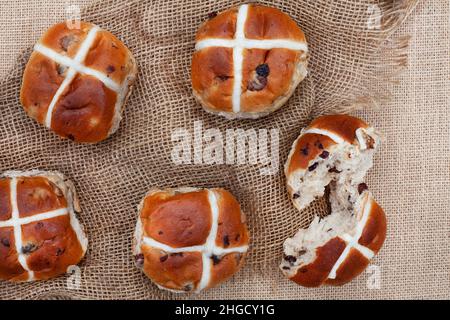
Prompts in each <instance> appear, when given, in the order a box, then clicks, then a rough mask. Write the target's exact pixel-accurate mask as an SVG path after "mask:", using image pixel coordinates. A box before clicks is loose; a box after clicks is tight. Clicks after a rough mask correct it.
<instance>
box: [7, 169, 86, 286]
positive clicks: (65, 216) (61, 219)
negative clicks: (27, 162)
mask: <svg viewBox="0 0 450 320" xmlns="http://www.w3.org/2000/svg"><path fill="white" fill-rule="evenodd" d="M75 211H77V212H80V211H81V210H80V209H79V204H78V199H77V197H76V193H75V188H74V186H73V184H72V183H71V182H70V181H68V180H67V179H66V178H65V177H64V176H63V175H62V174H60V173H58V172H45V171H37V170H35V171H29V172H19V171H9V172H5V173H4V174H2V175H0V279H2V280H10V281H33V280H44V279H49V278H53V277H56V276H58V275H60V274H63V273H65V272H66V271H67V268H68V267H69V266H72V265H76V264H77V263H78V262H79V261H80V260H81V259H82V258H83V256H84V254H85V253H86V249H87V238H86V236H85V234H84V232H83V227H82V226H81V225H80V223H79V222H78V219H77V217H76V215H75Z"/></svg>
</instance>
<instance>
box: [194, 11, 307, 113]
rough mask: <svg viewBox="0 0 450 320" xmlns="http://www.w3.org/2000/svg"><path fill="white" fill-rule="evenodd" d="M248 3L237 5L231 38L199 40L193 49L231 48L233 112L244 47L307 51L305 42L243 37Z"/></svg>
mask: <svg viewBox="0 0 450 320" xmlns="http://www.w3.org/2000/svg"><path fill="white" fill-rule="evenodd" d="M247 13H248V5H247V4H244V5H242V6H240V7H239V11H238V15H237V21H236V33H235V35H234V39H233V40H229V39H220V38H210V39H205V40H200V41H199V42H197V43H196V45H195V50H197V51H199V50H202V49H204V48H209V47H226V48H233V74H234V83H233V95H232V105H233V112H235V113H237V112H240V110H241V93H242V88H241V85H242V65H243V60H244V57H243V51H244V49H265V50H270V49H275V48H282V49H290V50H295V51H304V52H307V51H308V45H307V44H306V43H305V42H300V41H294V40H288V39H268V40H255V39H247V38H246V37H245V32H244V27H245V21H246V20H247Z"/></svg>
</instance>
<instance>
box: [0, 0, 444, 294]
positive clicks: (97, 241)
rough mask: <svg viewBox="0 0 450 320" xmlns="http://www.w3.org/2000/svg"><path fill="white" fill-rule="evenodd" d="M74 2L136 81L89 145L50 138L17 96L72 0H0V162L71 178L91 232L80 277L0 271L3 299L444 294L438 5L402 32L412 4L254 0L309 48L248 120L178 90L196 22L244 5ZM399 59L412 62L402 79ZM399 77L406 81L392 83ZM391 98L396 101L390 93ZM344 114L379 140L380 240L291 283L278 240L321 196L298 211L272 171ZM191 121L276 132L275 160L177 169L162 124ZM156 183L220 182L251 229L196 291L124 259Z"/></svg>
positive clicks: (315, 209)
mask: <svg viewBox="0 0 450 320" xmlns="http://www.w3.org/2000/svg"><path fill="white" fill-rule="evenodd" d="M73 3H78V4H81V5H83V7H82V8H83V9H82V19H83V20H86V21H89V22H93V23H96V24H98V25H100V26H101V27H103V28H105V29H108V30H110V31H111V32H113V33H114V34H116V35H117V36H118V37H119V38H120V39H122V40H123V41H124V42H125V43H126V44H127V45H128V46H129V47H130V49H131V50H132V51H133V53H134V55H135V57H136V59H137V61H138V65H139V68H140V72H139V78H138V82H137V85H136V87H135V90H134V92H133V94H132V96H131V98H130V100H129V102H128V104H127V108H126V110H125V114H124V119H123V121H122V123H121V126H120V130H119V131H118V132H117V133H116V134H115V135H114V136H113V137H111V138H110V139H108V140H107V141H105V142H103V143H100V144H97V145H76V144H74V143H72V142H70V141H62V140H60V139H59V138H58V137H56V136H55V135H54V134H52V133H51V132H49V131H47V130H46V129H44V128H42V127H40V126H39V125H37V124H36V123H34V122H33V121H32V120H31V119H29V118H28V117H27V116H26V115H25V113H24V111H23V110H22V109H21V107H20V103H19V99H18V95H19V89H20V83H21V75H22V73H23V69H24V65H25V63H26V61H27V59H28V57H29V54H30V52H31V47H32V44H33V42H34V41H36V40H37V38H38V37H39V35H40V34H41V33H42V32H43V31H44V30H45V29H46V28H47V27H48V26H49V25H50V24H51V23H54V22H56V21H57V20H63V19H64V18H65V15H66V12H65V6H67V5H68V4H70V3H68V2H66V3H64V2H62V3H59V4H55V3H52V2H51V1H48V0H43V1H31V2H28V1H27V2H25V1H24V2H18V1H3V2H2V3H1V6H2V7H1V12H0V13H1V19H2V20H1V21H2V23H5V26H4V27H5V28H7V29H8V30H10V31H9V32H8V34H7V36H6V38H7V39H6V40H7V41H6V43H7V44H8V46H5V47H3V46H2V49H0V51H1V57H2V59H1V60H2V61H1V63H0V67H2V68H4V69H2V70H5V72H4V75H3V78H2V79H1V82H0V108H1V111H2V114H1V117H0V146H1V152H0V171H5V170H9V169H21V170H25V169H31V168H40V169H46V170H59V171H61V172H63V173H65V174H66V175H68V176H69V177H70V178H71V179H72V180H74V181H75V183H76V187H77V189H78V191H79V193H80V196H81V204H82V207H83V212H82V214H81V215H80V220H81V221H82V222H83V224H84V225H85V226H86V230H87V234H88V237H89V241H90V242H89V251H88V253H87V256H86V258H85V259H84V260H83V262H82V263H81V264H80V268H81V274H80V277H81V283H80V285H79V286H78V287H74V286H73V285H72V286H71V285H68V280H69V283H72V282H71V281H70V279H73V278H70V279H69V276H62V277H60V278H58V279H54V280H51V281H46V282H39V283H24V284H9V283H4V282H2V283H0V294H1V297H2V298H4V299H13V298H15V299H17V298H39V299H45V298H51V297H58V298H74V299H95V298H97V299H141V298H147V299H180V298H186V297H187V298H191V299H205V298H212V299H214V298H221V299H227V298H258V299H270V298H279V299H292V298H294V299H295V298H297V299H303V298H312V299H318V298H450V295H449V290H450V289H449V288H450V285H449V284H450V279H449V278H450V266H449V264H450V256H449V245H448V240H449V226H450V219H449V215H448V212H449V209H450V208H449V203H450V190H449V187H448V181H449V170H448V165H449V155H450V150H449V143H448V137H449V128H448V123H449V120H450V119H449V112H448V110H447V109H446V107H448V92H449V90H448V89H449V84H448V79H449V77H448V76H449V69H448V68H449V66H448V63H447V64H445V63H444V61H445V59H448V53H449V51H448V49H449V48H448V18H447V20H446V19H445V17H444V16H443V15H445V14H447V17H448V14H449V9H448V2H446V1H442V2H439V1H436V2H434V3H432V4H430V3H428V4H423V3H422V4H421V5H420V6H419V10H422V11H424V10H426V13H425V14H420V12H419V13H417V12H415V13H414V14H413V16H412V17H413V20H414V21H411V18H410V19H408V24H409V29H404V28H406V27H405V26H404V25H401V23H402V22H403V21H404V20H405V19H406V18H407V16H408V15H409V14H410V13H411V11H412V10H413V8H414V7H415V6H416V4H417V3H416V2H415V1H407V0H405V1H394V2H392V1H375V2H374V1H369V0H367V1H354V0H352V1H348V0H339V1H327V0H317V1H312V0H311V1H309V0H300V1H299V0H295V1H294V0H292V1H262V2H260V3H262V4H267V5H272V6H276V7H278V8H280V9H281V10H283V11H284V12H286V13H288V14H290V16H291V17H293V18H294V19H295V20H296V21H297V22H298V23H299V25H300V26H301V27H302V29H303V30H304V32H305V34H306V36H307V39H308V42H309V45H310V50H311V52H310V55H311V59H310V65H309V71H310V74H309V76H308V78H307V79H306V80H305V81H303V82H302V83H301V85H300V86H299V88H298V89H297V91H296V93H295V95H294V96H293V97H292V98H291V99H290V100H289V102H288V104H287V105H286V106H284V107H283V108H282V109H280V110H279V111H277V112H275V113H274V114H272V115H270V116H268V117H265V118H263V119H260V120H253V121H227V120H224V119H222V118H219V117H215V116H212V115H209V114H207V113H206V112H204V111H203V110H202V109H201V107H200V106H199V105H198V104H197V103H196V102H195V100H194V98H193V96H192V93H191V85H190V61H191V55H192V52H193V47H194V35H195V32H196V29H197V28H198V26H199V25H200V23H201V22H202V21H204V20H205V19H206V18H207V16H208V14H209V13H211V12H216V11H221V10H224V9H226V8H229V7H231V6H234V5H238V4H240V3H241V2H239V1H224V0H219V1H199V0H192V1H187V0H185V1H99V2H93V1H88V0H84V1H74V2H73ZM374 5H376V6H374ZM8 17H9V18H8ZM16 17H18V18H19V20H18V21H16V20H15V19H16ZM41 17H42V18H41ZM416 20H417V21H416ZM412 23H414V26H415V25H422V24H423V25H427V26H428V27H427V28H424V29H422V31H421V32H419V31H417V30H416V29H414V30H413V31H414V32H413V34H412V36H413V39H412V40H413V42H412V43H413V45H412V47H408V37H406V36H407V35H408V34H409V33H411V25H412ZM446 23H447V25H446ZM399 26H401V27H400V29H399ZM2 27H3V26H2ZM414 28H415V27H414ZM396 30H397V31H396ZM445 32H447V33H445ZM11 39H14V40H11ZM16 39H20V40H19V41H16ZM436 42H437V44H436ZM419 46H420V50H417V47H419ZM413 50H414V51H413ZM11 52H13V53H15V54H11ZM408 54H409V56H410V58H412V59H413V60H412V63H414V64H416V65H417V69H415V70H416V71H414V72H410V71H408V73H403V74H399V71H400V70H401V69H402V68H404V67H405V66H406V64H407V57H408ZM17 56H18V57H19V58H17ZM445 57H446V58H445ZM11 60H14V61H13V63H11ZM447 62H448V60H447ZM9 66H12V68H10V67H9ZM6 70H7V71H6ZM410 78H414V84H415V85H414V86H413V87H405V86H395V85H394V83H393V81H394V80H395V81H398V82H399V83H402V82H405V81H408V80H410ZM445 86H447V87H446V88H447V90H445V89H444V87H445ZM391 91H392V92H391ZM445 92H447V96H446V95H445ZM391 93H392V94H393V97H394V98H395V99H394V100H388V98H389V96H391ZM445 99H447V100H445ZM392 101H395V103H394V102H392ZM417 103H420V105H417ZM419 106H421V107H419ZM361 108H364V110H363V111H355V109H361ZM351 111H354V114H356V115H358V116H361V117H362V118H364V119H366V120H368V121H369V122H370V123H371V124H372V125H374V126H375V127H377V128H379V129H380V130H381V131H382V132H383V134H384V136H385V140H386V141H385V144H384V145H383V146H382V148H381V150H380V153H378V154H377V156H376V159H375V166H374V168H373V169H372V171H371V172H370V175H369V177H368V183H369V186H370V187H371V190H372V191H373V193H374V195H375V197H376V198H377V199H378V200H379V202H380V204H381V205H382V206H383V207H384V209H385V211H386V214H387V216H388V221H389V231H388V238H387V241H386V244H385V247H384V248H383V249H382V251H381V252H380V254H379V255H378V256H377V257H376V259H374V261H373V265H372V266H371V267H370V269H369V270H370V273H365V274H363V275H361V276H360V277H359V278H358V279H356V280H355V281H353V282H352V283H350V284H347V285H346V286H344V287H341V288H332V287H326V288H320V289H305V288H301V287H298V286H296V285H295V284H292V283H290V282H289V281H287V280H286V279H284V278H283V276H282V275H281V274H280V272H279V271H278V270H277V266H278V263H279V259H280V257H281V251H282V242H283V240H284V239H285V238H286V237H288V236H292V235H293V234H294V233H295V231H296V230H297V229H298V228H300V227H305V226H307V225H308V223H309V221H310V220H311V218H312V216H313V215H314V214H324V213H325V209H324V208H325V207H326V206H325V205H324V201H318V202H317V203H315V204H314V205H313V206H311V208H309V209H307V210H305V211H304V212H297V211H296V210H295V209H294V208H293V206H292V205H291V203H290V200H289V198H288V195H287V192H286V190H285V181H284V176H283V173H282V166H283V163H284V161H285V160H286V157H287V154H288V151H289V149H290V147H291V144H292V142H293V141H294V140H295V138H296V137H297V135H298V134H299V132H300V129H301V128H302V127H303V126H305V125H306V124H307V123H308V122H309V121H310V120H311V119H313V118H314V117H316V116H317V115H319V114H323V113H334V112H351ZM195 121H201V124H202V126H203V128H204V129H205V130H206V129H208V128H217V129H219V130H220V132H221V133H222V134H223V135H225V132H226V129H238V128H241V129H251V128H253V129H278V130H279V137H280V141H279V163H280V165H279V170H278V171H277V173H276V174H274V175H261V173H260V169H261V167H264V165H258V164H256V165H252V164H244V165H226V164H223V165H216V164H213V165H211V164H209V165H208V164H196V165H194V164H191V165H176V164H174V163H173V161H172V159H171V152H172V149H173V147H174V142H172V140H171V134H172V133H173V132H174V131H175V130H176V129H177V128H184V129H186V130H188V131H189V132H191V133H193V130H194V122H195ZM155 186H158V187H177V186H203V187H217V186H221V187H225V188H227V189H229V190H230V191H231V192H233V194H235V195H236V197H237V198H238V199H239V201H240V202H241V204H242V206H243V209H244V211H245V212H246V213H247V217H248V224H249V228H250V231H251V234H252V245H251V251H250V256H249V258H248V260H247V263H246V265H245V267H244V269H243V270H241V271H240V272H239V273H238V274H237V275H236V276H235V277H233V278H232V279H231V280H230V281H228V282H226V283H224V284H223V285H221V286H219V287H218V288H214V289H212V290H209V291H207V292H205V293H202V294H199V295H188V296H180V295H173V294H170V293H166V292H162V291H160V290H158V289H156V287H155V286H153V285H152V284H151V282H150V281H149V280H148V279H146V278H145V276H143V275H142V274H141V273H140V272H139V271H138V270H137V269H136V268H135V266H134V263H133V257H132V255H131V239H132V233H133V230H134V226H135V221H136V217H137V210H136V206H137V204H138V203H139V201H140V200H141V199H142V197H143V196H144V195H145V193H146V192H147V190H148V189H150V188H151V187H155ZM374 279H375V280H376V279H378V280H376V281H373V280H374Z"/></svg>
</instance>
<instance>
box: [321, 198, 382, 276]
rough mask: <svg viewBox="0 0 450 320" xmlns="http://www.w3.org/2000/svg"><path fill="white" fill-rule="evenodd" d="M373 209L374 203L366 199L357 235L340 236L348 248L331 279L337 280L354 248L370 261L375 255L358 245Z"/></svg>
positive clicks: (334, 269) (331, 274) (338, 261)
mask: <svg viewBox="0 0 450 320" xmlns="http://www.w3.org/2000/svg"><path fill="white" fill-rule="evenodd" d="M371 209H372V201H371V199H370V197H369V196H367V197H366V202H365V204H364V209H363V210H364V213H363V216H362V218H361V220H360V221H359V222H358V225H357V226H356V232H355V235H354V236H353V237H352V236H350V235H349V234H344V235H342V236H340V238H341V239H342V240H344V241H345V242H346V243H347V246H346V247H345V249H344V251H343V252H342V253H341V255H340V256H339V258H338V259H337V260H336V263H335V264H334V266H333V268H332V269H331V271H330V273H329V274H328V278H329V279H336V272H337V270H338V269H339V267H340V266H341V265H342V263H343V262H344V261H345V259H346V258H347V256H348V255H349V253H350V250H351V249H352V248H355V249H357V250H358V251H359V252H360V253H361V254H362V255H363V256H365V257H366V258H367V259H368V260H370V259H372V258H373V256H374V255H375V253H374V252H373V251H372V250H370V249H369V248H367V247H365V246H363V245H360V244H359V243H358V241H359V238H361V235H362V233H363V231H364V227H365V226H366V223H367V220H368V219H369V215H370V211H371Z"/></svg>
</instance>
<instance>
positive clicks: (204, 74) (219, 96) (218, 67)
mask: <svg viewBox="0 0 450 320" xmlns="http://www.w3.org/2000/svg"><path fill="white" fill-rule="evenodd" d="M192 87H193V88H194V94H195V95H197V98H198V99H201V100H202V101H203V103H204V104H206V105H207V106H208V108H210V109H212V110H216V111H227V112H231V111H232V103H231V95H232V94H233V50H232V49H230V48H217V47H212V48H206V49H204V50H200V51H196V52H195V53H194V58H193V59H192Z"/></svg>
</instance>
